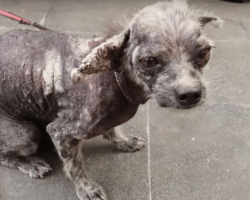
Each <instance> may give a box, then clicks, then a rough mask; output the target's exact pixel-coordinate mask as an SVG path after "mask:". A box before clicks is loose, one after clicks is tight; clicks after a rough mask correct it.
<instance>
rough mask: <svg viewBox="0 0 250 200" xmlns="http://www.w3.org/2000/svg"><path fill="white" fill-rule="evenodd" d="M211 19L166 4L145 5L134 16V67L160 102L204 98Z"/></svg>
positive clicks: (181, 104)
mask: <svg viewBox="0 0 250 200" xmlns="http://www.w3.org/2000/svg"><path fill="white" fill-rule="evenodd" d="M152 10H155V12H152ZM205 19H206V20H205ZM202 20H203V21H202ZM211 20H215V18H208V17H207V18H198V17H193V16H190V15H188V14H187V13H186V12H180V11H179V12H176V10H171V9H166V8H165V7H164V4H158V5H156V7H154V9H152V7H149V8H146V9H145V10H143V12H141V13H140V14H139V16H137V18H135V19H134V21H133V25H132V26H131V29H130V31H131V33H130V38H131V40H133V41H132V42H130V43H132V44H133V46H132V47H131V46H130V50H129V54H130V63H131V65H132V67H131V68H133V70H134V71H135V73H136V75H137V76H138V77H139V78H140V79H141V80H142V81H143V82H144V83H145V84H146V86H147V87H148V88H149V90H150V92H151V95H153V96H154V97H155V98H156V100H157V102H158V104H159V105H160V106H163V107H175V108H191V107H194V106H196V105H199V104H201V103H202V102H203V101H204V99H205V96H206V90H205V85H204V82H203V74H202V71H203V68H204V67H205V65H206V64H207V62H208V61H209V59H210V54H211V48H212V47H213V42H212V41H211V40H209V39H208V38H207V37H206V36H205V35H204V31H203V26H204V25H205V23H207V22H210V21H211Z"/></svg>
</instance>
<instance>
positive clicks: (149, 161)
mask: <svg viewBox="0 0 250 200" xmlns="http://www.w3.org/2000/svg"><path fill="white" fill-rule="evenodd" d="M149 122H150V117H149V103H147V137H148V187H149V200H152V191H151V189H152V185H151V156H150V123H149Z"/></svg>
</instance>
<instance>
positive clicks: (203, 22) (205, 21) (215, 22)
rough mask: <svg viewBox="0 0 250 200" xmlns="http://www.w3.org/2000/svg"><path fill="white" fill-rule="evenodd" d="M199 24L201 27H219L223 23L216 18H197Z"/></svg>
mask: <svg viewBox="0 0 250 200" xmlns="http://www.w3.org/2000/svg"><path fill="white" fill-rule="evenodd" d="M198 20H199V22H200V23H201V26H202V27H204V26H206V24H208V23H212V24H213V25H215V26H221V25H222V24H223V21H222V20H221V19H219V18H217V17H207V16H203V17H199V18H198Z"/></svg>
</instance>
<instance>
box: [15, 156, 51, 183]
mask: <svg viewBox="0 0 250 200" xmlns="http://www.w3.org/2000/svg"><path fill="white" fill-rule="evenodd" d="M18 169H19V170H20V171H22V172H24V173H26V174H28V175H29V176H30V177H32V178H43V176H44V175H45V174H47V173H48V172H49V171H51V170H52V169H51V167H50V166H49V164H48V163H47V162H46V161H45V160H43V159H42V158H38V157H27V158H25V160H23V161H22V162H20V163H19V166H18Z"/></svg>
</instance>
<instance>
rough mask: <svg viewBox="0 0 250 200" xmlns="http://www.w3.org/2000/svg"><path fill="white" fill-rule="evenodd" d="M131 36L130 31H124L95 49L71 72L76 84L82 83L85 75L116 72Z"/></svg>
mask: <svg viewBox="0 0 250 200" xmlns="http://www.w3.org/2000/svg"><path fill="white" fill-rule="evenodd" d="M129 34H130V31H129V30H127V31H124V32H122V33H120V34H118V35H115V36H113V37H112V38H110V39H108V40H107V41H106V42H104V43H102V44H100V45H99V46H97V47H95V48H94V49H93V50H92V52H91V53H89V54H88V55H87V56H86V57H85V58H84V59H83V60H82V63H81V65H80V66H79V68H76V69H73V70H72V71H71V78H72V79H73V80H74V81H76V82H80V81H82V80H83V78H84V76H85V75H89V74H96V73H99V72H104V71H108V70H116V69H115V67H116V64H114V63H115V60H118V59H119V56H120V54H121V52H122V51H123V49H124V47H125V45H126V42H127V41H128V40H129Z"/></svg>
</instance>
